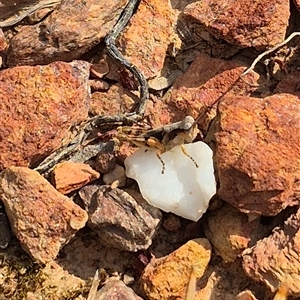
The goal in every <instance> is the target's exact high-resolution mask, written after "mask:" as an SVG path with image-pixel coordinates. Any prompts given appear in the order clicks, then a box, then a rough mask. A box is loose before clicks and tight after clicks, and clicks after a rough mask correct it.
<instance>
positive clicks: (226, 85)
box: [163, 54, 259, 127]
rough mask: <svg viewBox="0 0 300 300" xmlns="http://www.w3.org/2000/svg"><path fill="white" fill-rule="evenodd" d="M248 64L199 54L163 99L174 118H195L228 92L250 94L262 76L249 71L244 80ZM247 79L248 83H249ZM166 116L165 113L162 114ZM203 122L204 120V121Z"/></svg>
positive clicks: (210, 117)
mask: <svg viewBox="0 0 300 300" xmlns="http://www.w3.org/2000/svg"><path fill="white" fill-rule="evenodd" d="M244 70H245V67H244V66H242V64H241V63H239V62H237V61H227V60H224V59H219V58H211V57H210V56H208V55H206V54H199V55H198V56H197V58H196V59H195V60H194V61H193V63H192V64H191V66H190V67H189V69H188V70H187V71H186V72H185V73H184V74H183V75H182V76H179V77H178V78H177V79H176V81H175V83H174V84H173V86H172V87H171V88H170V90H169V91H168V92H167V93H166V95H165V97H164V99H163V101H164V102H165V103H166V104H167V106H168V110H169V111H170V112H171V115H173V116H172V118H171V120H172V121H174V120H176V121H178V120H180V119H183V118H184V117H185V116H187V115H190V116H192V117H194V118H196V117H197V116H198V115H199V111H200V110H201V108H203V107H204V106H208V107H211V106H213V105H214V104H216V102H217V101H218V100H219V99H220V98H221V97H222V96H224V95H225V94H228V95H250V93H251V92H253V91H254V90H255V89H256V88H254V87H253V86H256V85H257V84H256V83H257V80H258V78H259V76H258V75H257V74H256V73H254V72H253V73H250V74H247V75H246V76H245V77H244V78H243V79H244V81H242V80H241V79H240V78H239V76H240V75H241V73H242V72H243V71H244ZM246 82H248V83H246ZM214 116H215V110H213V112H212V114H211V115H210V116H208V120H204V123H205V124H206V125H205V124H201V126H202V127H203V125H204V126H205V127H207V124H208V123H209V122H210V121H211V119H212V118H213V117H214ZM163 117H164V116H163ZM202 122H203V120H202Z"/></svg>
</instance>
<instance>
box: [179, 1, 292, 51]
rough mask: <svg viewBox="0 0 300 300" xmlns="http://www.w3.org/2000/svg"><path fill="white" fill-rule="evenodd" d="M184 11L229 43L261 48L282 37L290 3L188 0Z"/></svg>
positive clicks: (275, 42) (279, 40)
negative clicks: (188, 3)
mask: <svg viewBox="0 0 300 300" xmlns="http://www.w3.org/2000/svg"><path fill="white" fill-rule="evenodd" d="M184 14H185V15H186V16H189V17H191V18H194V19H195V20H197V21H198V22H199V23H200V24H202V25H204V26H205V28H206V29H207V31H208V32H210V33H211V34H212V35H214V36H215V37H216V38H221V39H224V40H225V41H227V42H228V43H230V44H232V45H236V46H239V47H241V48H247V47H254V48H256V49H265V48H270V47H272V46H275V45H276V44H279V43H280V42H282V41H283V40H284V38H285V34H286V30H287V26H288V24H289V16H290V6H289V1H288V0H280V1H268V0H263V1H260V0H255V1H251V0H231V1H229V2H228V1H225V0H223V1H219V0H209V1H197V2H194V3H191V4H190V5H188V6H187V7H186V8H185V9H184Z"/></svg>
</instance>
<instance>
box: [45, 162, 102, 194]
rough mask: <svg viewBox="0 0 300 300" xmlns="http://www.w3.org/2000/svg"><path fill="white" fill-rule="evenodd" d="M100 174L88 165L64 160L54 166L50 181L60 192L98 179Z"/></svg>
mask: <svg viewBox="0 0 300 300" xmlns="http://www.w3.org/2000/svg"><path fill="white" fill-rule="evenodd" d="M99 177H100V174H99V173H98V172H96V171H94V170H93V169H92V168H91V167H90V166H89V165H87V164H83V163H74V162H71V161H65V162H62V163H59V164H57V165H56V166H55V168H54V169H53V171H52V173H51V183H52V184H53V186H54V187H55V188H56V189H57V190H58V191H59V192H60V193H62V194H64V195H65V194H68V193H70V192H72V191H76V190H78V189H80V188H81V187H83V186H84V185H86V184H88V183H90V182H93V181H94V180H96V179H98V178H99Z"/></svg>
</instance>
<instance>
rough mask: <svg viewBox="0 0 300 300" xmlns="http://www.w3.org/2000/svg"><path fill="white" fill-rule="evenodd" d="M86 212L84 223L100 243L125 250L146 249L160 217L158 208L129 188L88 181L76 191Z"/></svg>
mask: <svg viewBox="0 0 300 300" xmlns="http://www.w3.org/2000/svg"><path fill="white" fill-rule="evenodd" d="M79 195H80V197H81V199H82V200H83V202H84V206H85V209H86V211H87V212H88V215H89V221H88V226H89V227H90V228H91V229H92V230H93V231H95V232H96V233H97V234H98V236H99V238H100V241H101V243H102V244H104V245H105V246H112V247H114V248H118V249H121V250H126V251H138V250H144V249H147V248H148V247H149V246H150V245H151V243H152V238H153V236H154V234H155V232H156V229H157V227H158V224H159V222H160V220H161V217H162V215H161V212H160V210H159V209H157V208H155V207H152V206H151V205H149V204H148V203H147V202H146V201H145V200H144V199H143V198H142V197H141V195H140V194H139V193H137V192H134V191H132V190H129V191H128V192H127V191H122V190H120V189H118V188H115V189H111V187H110V186H109V185H102V186H96V185H88V186H85V187H83V188H82V189H81V190H80V191H79Z"/></svg>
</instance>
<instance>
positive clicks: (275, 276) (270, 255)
mask: <svg viewBox="0 0 300 300" xmlns="http://www.w3.org/2000/svg"><path fill="white" fill-rule="evenodd" d="M299 228H300V209H298V211H297V212H296V213H295V214H293V215H291V217H290V218H288V219H287V221H286V222H285V223H284V225H283V228H280V227H276V228H275V229H274V230H273V233H272V235H271V236H270V237H268V238H265V239H263V240H261V241H259V242H258V243H257V244H256V246H254V247H252V248H250V249H247V250H245V251H244V253H243V267H244V270H245V272H246V274H247V275H248V276H250V277H251V278H252V279H254V280H256V281H260V282H263V283H264V284H265V285H267V286H268V288H270V290H271V291H272V292H275V291H276V290H277V289H282V288H283V287H284V286H286V287H287V289H288V294H289V295H291V296H293V297H300V285H299V282H300V273H299V269H300V229H299ZM278 299H279V298H278ZM280 299H281V298H280ZM282 299H285V298H282Z"/></svg>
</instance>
